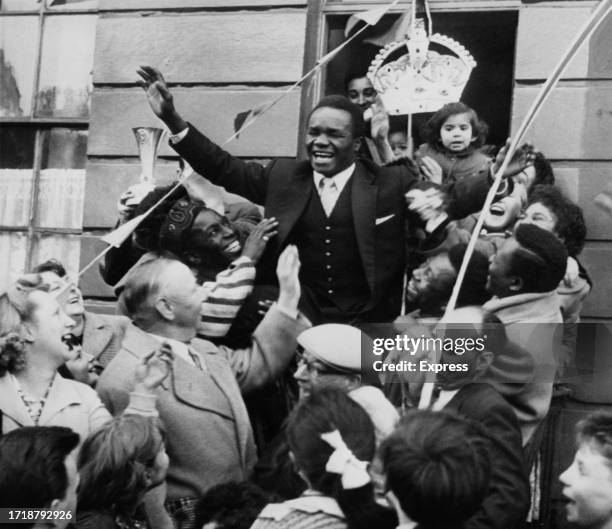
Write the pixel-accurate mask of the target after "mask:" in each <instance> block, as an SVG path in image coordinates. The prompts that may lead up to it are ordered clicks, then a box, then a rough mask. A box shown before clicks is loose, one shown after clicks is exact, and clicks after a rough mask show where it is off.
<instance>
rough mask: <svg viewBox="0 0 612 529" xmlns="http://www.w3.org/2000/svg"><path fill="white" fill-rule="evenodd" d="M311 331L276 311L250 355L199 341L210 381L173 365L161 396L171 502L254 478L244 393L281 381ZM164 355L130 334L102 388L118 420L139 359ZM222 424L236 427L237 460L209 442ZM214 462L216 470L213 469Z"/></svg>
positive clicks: (150, 341) (194, 347)
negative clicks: (215, 397) (217, 399)
mask: <svg viewBox="0 0 612 529" xmlns="http://www.w3.org/2000/svg"><path fill="white" fill-rule="evenodd" d="M308 326H309V324H308V322H307V321H305V320H304V319H303V318H302V317H298V319H297V320H293V319H291V318H289V317H288V316H286V315H285V314H284V313H283V312H281V311H280V310H278V309H277V308H276V307H272V308H271V309H270V310H269V311H268V313H267V314H266V316H265V318H264V319H263V321H262V322H261V323H260V325H259V326H258V327H257V329H256V330H255V332H254V334H253V341H252V345H251V346H250V347H249V348H248V349H239V350H230V349H228V348H225V347H222V346H221V347H217V346H215V345H214V344H212V343H211V342H207V341H205V340H200V339H195V340H193V341H192V343H191V344H190V349H191V352H192V353H194V354H196V355H197V356H198V359H199V362H200V364H201V365H202V368H203V371H205V373H206V374H207V377H206V378H203V373H202V371H200V370H199V369H198V368H197V367H195V366H193V365H191V364H188V363H187V362H185V361H184V360H182V359H181V358H178V357H175V358H174V361H173V365H172V373H171V375H170V377H169V379H167V380H165V381H164V382H163V383H162V385H161V386H160V387H159V388H158V389H157V391H156V393H157V399H158V400H157V409H158V412H159V416H160V418H161V420H162V422H164V423H165V425H166V428H167V433H168V439H167V451H168V455H169V457H170V468H169V471H168V478H167V482H168V499H170V500H174V499H178V498H186V497H191V498H193V497H198V496H200V495H202V494H203V493H204V492H205V491H206V490H207V489H208V488H209V487H211V486H212V485H215V484H217V483H221V482H223V481H229V480H232V479H237V480H241V479H242V480H243V479H246V478H247V477H248V476H249V474H250V472H251V469H252V467H253V465H254V464H255V454H256V451H255V444H254V440H253V432H252V430H251V424H250V422H249V417H248V415H247V411H246V407H245V405H244V401H243V399H242V395H241V392H242V393H247V392H249V391H251V390H253V389H256V388H258V387H260V386H262V385H264V384H266V383H267V382H269V381H271V380H273V379H274V378H276V377H277V376H278V375H279V374H280V373H281V372H282V370H283V369H285V368H286V367H287V365H288V363H289V361H290V360H291V358H292V357H293V354H294V352H295V349H296V346H297V342H296V337H297V335H298V334H299V333H300V332H301V331H302V330H305V329H306V328H307V327H308ZM158 347H159V341H158V340H156V339H155V338H154V337H152V336H151V335H149V334H147V333H145V332H143V331H141V330H140V329H138V328H136V327H135V326H133V325H130V326H129V327H128V329H127V331H126V334H125V339H124V341H123V346H122V349H121V351H120V352H119V353H118V354H117V355H116V356H115V358H114V359H113V360H112V361H111V363H110V364H109V365H108V367H107V368H106V370H105V371H104V372H103V373H102V375H101V377H100V379H99V381H98V385H97V391H98V393H99V394H100V397H101V398H102V400H103V402H105V404H106V405H107V406H108V408H109V410H111V412H112V413H113V415H117V414H119V413H120V412H121V411H122V410H123V409H124V408H125V406H126V405H127V402H128V394H129V392H130V390H131V389H132V387H133V385H134V372H135V369H136V367H137V366H138V364H139V363H140V362H141V359H142V358H143V357H144V356H145V355H147V354H148V353H150V352H151V351H152V350H155V349H157V348H158ZM208 377H210V378H208ZM211 381H212V382H211ZM211 383H212V384H214V385H215V386H216V388H213V389H215V391H220V392H221V394H222V395H223V397H224V399H225V404H224V405H222V406H220V405H217V404H216V403H214V402H210V400H209V399H208V398H207V395H210V392H207V391H206V390H207V388H206V387H205V385H206V384H209V385H210V384H211ZM210 389H211V388H210V387H208V390H210ZM228 409H229V410H230V412H229V416H228V412H227V411H226V410H228ZM218 417H223V418H224V419H227V420H228V421H230V422H231V423H233V424H234V427H233V428H234V434H233V436H234V441H235V442H234V443H233V445H232V446H233V447H234V446H237V447H238V454H239V456H238V458H237V460H236V458H235V457H233V456H231V455H228V454H229V453H230V451H228V447H227V446H215V445H214V443H212V442H207V432H209V431H210V428H211V424H217V423H214V421H215V420H218ZM208 437H210V436H208ZM207 461H208V464H207ZM211 462H212V463H213V464H214V465H215V467H216V469H215V470H213V469H212V468H210V466H211Z"/></svg>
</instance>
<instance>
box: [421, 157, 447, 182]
mask: <svg viewBox="0 0 612 529" xmlns="http://www.w3.org/2000/svg"><path fill="white" fill-rule="evenodd" d="M419 169H421V174H422V175H423V176H424V177H425V180H428V181H429V182H433V183H434V184H441V183H442V167H440V164H439V163H438V162H436V161H435V160H434V159H433V158H431V157H430V156H423V158H421V159H420V160H419Z"/></svg>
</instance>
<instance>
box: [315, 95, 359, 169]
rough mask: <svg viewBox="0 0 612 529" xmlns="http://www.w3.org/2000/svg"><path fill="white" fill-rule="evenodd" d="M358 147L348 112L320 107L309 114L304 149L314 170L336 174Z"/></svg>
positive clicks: (349, 161) (351, 161) (346, 165)
mask: <svg viewBox="0 0 612 529" xmlns="http://www.w3.org/2000/svg"><path fill="white" fill-rule="evenodd" d="M358 146H359V142H358V140H357V139H356V138H355V137H354V135H353V123H352V120H351V115H350V114H349V113H348V112H346V111H345V110H340V109H337V108H331V107H321V108H318V109H317V110H315V111H314V112H313V113H312V115H311V116H310V119H309V121H308V130H307V132H306V150H307V152H308V159H309V160H310V165H311V166H312V168H313V169H314V170H315V171H317V172H318V173H321V174H322V175H325V176H334V175H335V174H338V173H339V172H340V171H343V170H344V169H346V168H347V167H348V166H349V165H351V164H352V163H353V162H354V161H355V151H356V149H357V148H358Z"/></svg>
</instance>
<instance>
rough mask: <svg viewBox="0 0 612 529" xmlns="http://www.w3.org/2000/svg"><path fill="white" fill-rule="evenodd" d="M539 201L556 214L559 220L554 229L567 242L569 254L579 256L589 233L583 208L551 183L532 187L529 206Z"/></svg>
mask: <svg viewBox="0 0 612 529" xmlns="http://www.w3.org/2000/svg"><path fill="white" fill-rule="evenodd" d="M537 203H540V204H542V205H543V206H546V207H547V208H548V209H549V210H550V211H551V212H552V213H553V214H554V215H555V217H556V219H557V222H556V223H555V229H554V230H553V231H554V232H555V233H556V234H557V235H558V236H559V237H560V238H561V240H562V241H563V243H564V244H565V248H566V249H567V253H568V255H569V256H570V257H575V256H577V255H578V254H579V253H580V252H581V251H582V248H584V242H585V240H586V235H587V228H586V223H585V222H584V215H583V214H582V208H581V207H580V206H578V205H576V204H574V203H573V202H571V201H570V200H569V199H568V198H567V197H565V195H563V193H561V191H560V190H559V189H557V188H556V187H553V186H550V185H538V186H535V187H533V188H532V189H531V192H530V193H529V201H528V203H527V207H529V206H530V205H531V204H537Z"/></svg>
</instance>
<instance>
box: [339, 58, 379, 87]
mask: <svg viewBox="0 0 612 529" xmlns="http://www.w3.org/2000/svg"><path fill="white" fill-rule="evenodd" d="M373 58H374V57H373V55H372V54H371V53H368V52H367V51H366V50H363V51H362V52H361V53H359V55H358V58H357V59H356V60H355V61H353V62H351V64H349V67H348V68H347V70H346V72H345V74H344V91H345V92H348V86H349V83H350V82H351V81H352V80H353V79H361V78H362V77H367V75H368V68H369V67H370V64H371V62H372V59H373Z"/></svg>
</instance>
